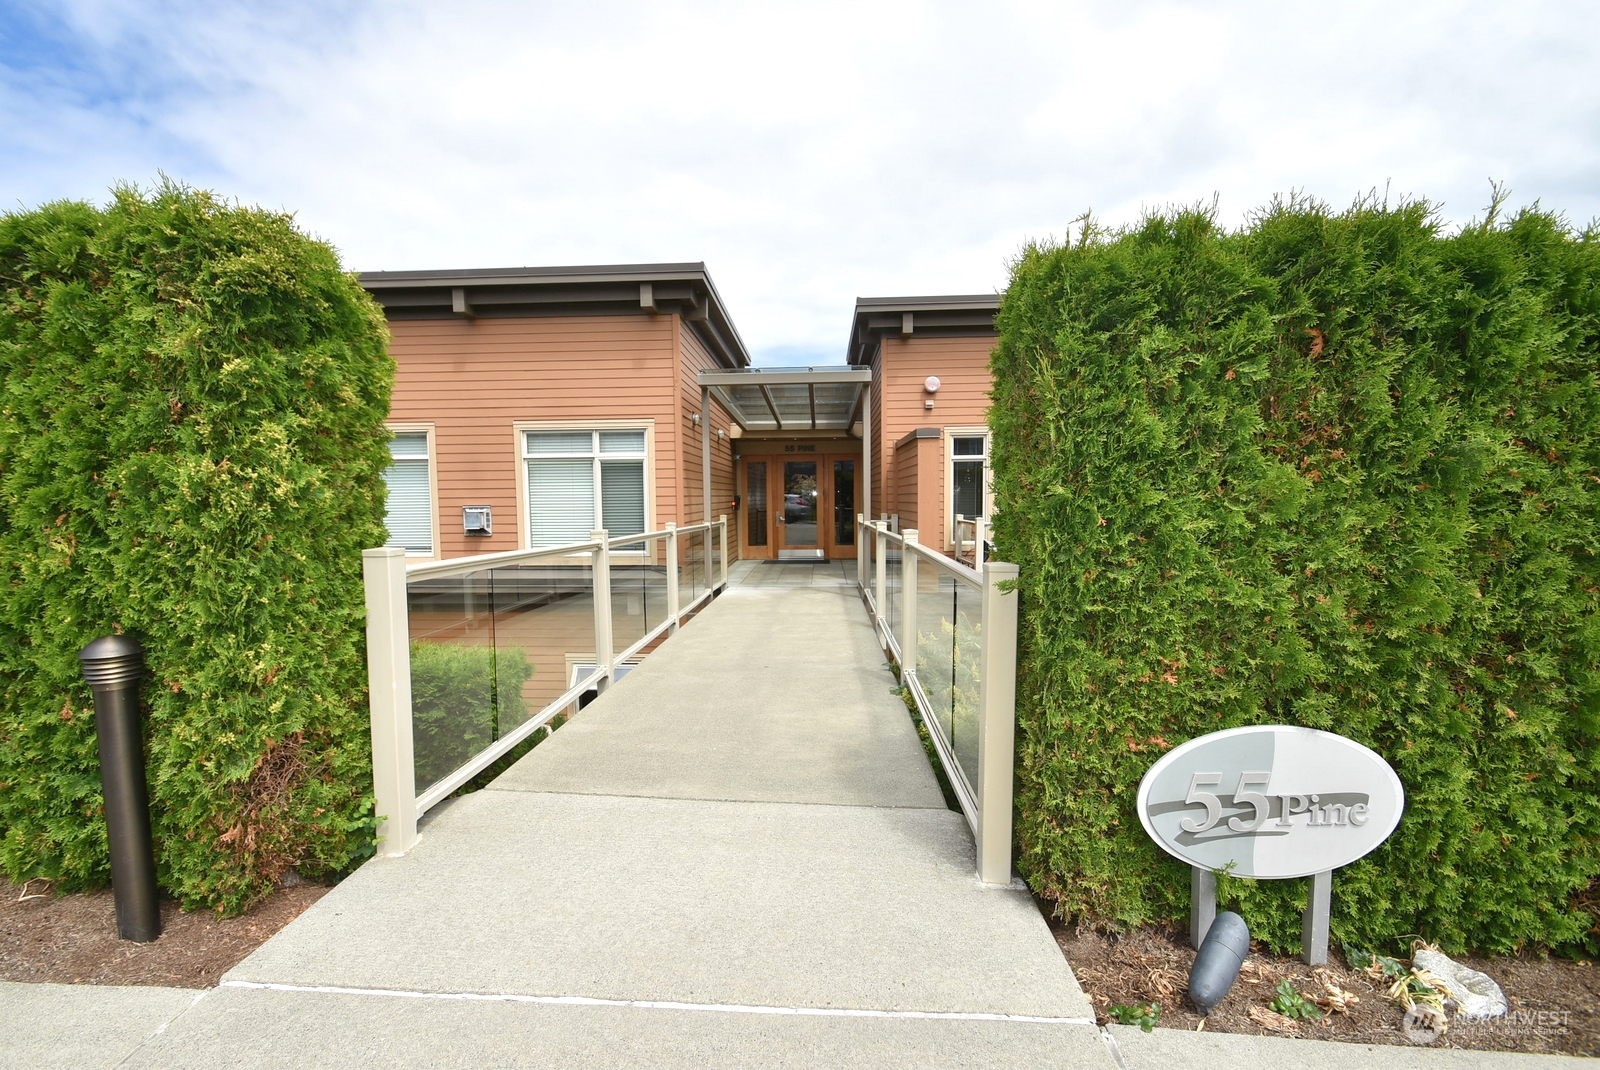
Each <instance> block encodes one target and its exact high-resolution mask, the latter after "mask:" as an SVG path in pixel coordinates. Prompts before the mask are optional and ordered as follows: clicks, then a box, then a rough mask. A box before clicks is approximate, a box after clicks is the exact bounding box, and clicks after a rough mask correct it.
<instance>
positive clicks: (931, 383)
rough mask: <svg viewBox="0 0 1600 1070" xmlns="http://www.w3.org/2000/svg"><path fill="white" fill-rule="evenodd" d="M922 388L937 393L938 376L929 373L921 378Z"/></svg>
mask: <svg viewBox="0 0 1600 1070" xmlns="http://www.w3.org/2000/svg"><path fill="white" fill-rule="evenodd" d="M922 389H924V390H926V391H927V392H928V393H930V394H937V393H938V392H939V377H938V376H937V375H930V376H928V377H927V378H926V379H924V380H922Z"/></svg>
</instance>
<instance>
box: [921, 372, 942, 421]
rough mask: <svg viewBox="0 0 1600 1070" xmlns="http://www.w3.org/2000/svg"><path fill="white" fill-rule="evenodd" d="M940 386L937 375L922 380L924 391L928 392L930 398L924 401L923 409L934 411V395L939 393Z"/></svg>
mask: <svg viewBox="0 0 1600 1070" xmlns="http://www.w3.org/2000/svg"><path fill="white" fill-rule="evenodd" d="M939 386H940V383H939V377H938V376H937V375H930V376H928V377H927V378H926V379H924V380H922V389H923V390H925V391H927V394H928V396H927V397H926V398H923V400H922V407H923V408H924V409H926V410H928V411H929V412H932V411H933V395H935V394H937V393H938V392H939Z"/></svg>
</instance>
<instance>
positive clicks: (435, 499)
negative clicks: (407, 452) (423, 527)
mask: <svg viewBox="0 0 1600 1070" xmlns="http://www.w3.org/2000/svg"><path fill="white" fill-rule="evenodd" d="M383 426H384V429H385V430H387V431H388V432H389V434H390V435H391V436H394V435H400V434H410V435H415V434H423V435H426V436H427V443H428V512H429V517H428V525H429V532H430V536H431V538H432V540H433V552H432V553H423V552H422V551H421V550H407V551H406V556H407V557H414V558H417V559H418V560H421V561H434V560H437V559H439V558H440V556H441V555H442V551H441V549H440V547H439V454H438V448H437V440H436V437H435V430H434V425H433V424H432V423H419V422H406V423H385V424H384V425H383ZM391 459H392V458H391ZM387 541H388V540H387V532H386V533H385V542H387Z"/></svg>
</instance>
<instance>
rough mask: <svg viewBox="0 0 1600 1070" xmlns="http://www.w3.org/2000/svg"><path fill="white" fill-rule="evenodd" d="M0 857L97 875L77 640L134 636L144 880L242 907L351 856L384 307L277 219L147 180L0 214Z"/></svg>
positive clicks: (102, 863)
mask: <svg viewBox="0 0 1600 1070" xmlns="http://www.w3.org/2000/svg"><path fill="white" fill-rule="evenodd" d="M0 294H3V297H0V299H3V302H4V304H3V307H0V383H3V389H4V394H3V397H0V569H3V570H4V572H3V577H4V578H3V581H0V681H3V684H0V686H3V692H0V865H3V867H4V869H5V871H6V872H7V873H8V874H9V875H10V876H11V877H12V878H13V879H19V880H20V879H24V878H29V877H45V878H50V879H52V880H56V881H58V882H60V885H61V886H62V887H65V888H71V887H80V886H86V885H94V884H99V883H103V882H104V881H105V880H106V879H107V876H108V859H107V854H106V840H105V827H104V822H103V820H102V816H101V814H102V810H101V807H102V802H101V798H100V785H99V769H98V764H97V760H96V753H95V735H94V718H93V705H92V701H91V698H90V695H89V692H88V689H87V688H86V687H85V686H84V685H83V683H82V678H81V675H80V671H79V666H78V661H77V653H78V651H79V649H80V648H82V646H83V645H84V644H85V643H87V642H88V641H89V640H90V639H93V638H94V637H96V636H98V635H102V634H106V633H108V632H127V633H129V634H132V635H134V636H136V637H137V638H138V639H139V640H140V641H141V642H142V643H143V644H144V647H145V656H146V662H147V664H148V667H149V669H150V678H149V680H148V682H147V683H146V685H145V687H144V698H145V704H146V707H147V714H148V716H147V719H146V722H145V740H146V750H147V768H148V773H149V780H150V790H151V797H152V798H151V811H152V820H153V824H154V833H155V843H156V852H157V869H158V876H159V879H160V881H161V883H162V885H163V887H165V888H166V889H167V890H168V891H170V892H172V893H174V894H176V895H177V896H178V897H179V898H180V899H181V900H182V901H183V902H184V904H185V905H186V906H191V907H193V906H198V905H201V904H204V905H208V906H212V907H216V908H218V909H221V910H224V911H237V910H240V909H242V908H244V907H245V906H247V905H248V904H249V903H250V902H251V901H253V900H254V899H255V898H257V897H259V896H261V895H263V894H264V893H265V892H267V891H268V890H270V889H271V887H272V885H273V883H274V882H275V881H276V880H277V879H278V878H280V877H281V876H282V875H283V874H284V873H285V871H286V870H288V869H289V868H290V867H296V868H298V869H299V870H300V871H301V872H302V873H305V874H308V875H317V874H328V873H332V872H337V871H342V870H344V869H347V868H348V867H350V866H351V865H353V864H354V863H356V862H357V861H359V860H360V859H362V858H363V857H365V856H366V855H367V854H369V853H370V851H371V845H372V830H373V815H372V804H371V780H370V744H369V737H368V728H367V715H366V709H365V701H366V700H365V696H366V674H365V665H364V655H363V649H364V648H363V619H364V608H363V602H362V586H361V550H362V548H363V547H366V546H378V545H381V544H382V543H383V541H384V526H383V518H384V485H383V471H384V468H385V467H386V465H387V464H388V463H389V454H388V448H387V442H388V434H387V432H386V431H385V429H384V419H385V417H386V415H387V412H388V402H389V391H390V387H391V384H392V382H393V365H392V363H391V361H390V359H389V357H388V356H387V353H386V344H387V333H386V329H385V326H384V322H383V317H382V314H381V313H380V312H379V310H378V309H377V308H376V307H375V306H374V304H373V303H372V302H371V301H370V300H369V299H368V297H367V295H366V294H365V293H364V292H363V291H362V289H361V288H360V286H359V285H358V284H357V283H356V282H355V281H354V279H353V278H351V277H349V276H347V275H345V274H344V273H343V272H342V271H341V270H340V268H339V264H338V261H337V258H336V256H335V254H334V252H333V250H332V249H330V248H329V247H327V246H326V245H323V244H321V243H319V242H316V241H313V240H311V239H309V238H307V237H305V236H304V235H302V234H300V233H299V232H297V231H296V230H295V228H294V226H293V223H292V220H291V219H290V218H289V217H288V216H285V215H280V214H277V213H271V212H265V211H261V210H257V209H249V208H241V207H236V206H230V205H226V204H223V203H221V202H219V201H218V200H216V199H215V198H213V197H212V196H211V195H209V194H207V193H203V192H195V191H191V190H187V189H184V188H182V187H179V186H176V185H173V184H171V183H163V184H162V185H161V186H160V187H158V188H157V189H155V190H152V191H150V192H149V193H142V192H140V191H139V190H137V189H134V188H131V187H125V188H119V189H117V190H116V191H115V195H114V199H113V201H112V202H111V203H110V204H109V205H107V206H106V207H105V208H103V209H100V208H96V207H92V206H90V205H87V204H82V203H71V202H63V203H57V204H52V205H49V206H47V207H44V208H40V209H38V210H36V211H30V212H24V213H16V214H8V215H6V216H4V217H3V218H0Z"/></svg>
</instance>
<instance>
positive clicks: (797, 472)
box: [774, 458, 828, 561]
mask: <svg viewBox="0 0 1600 1070" xmlns="http://www.w3.org/2000/svg"><path fill="white" fill-rule="evenodd" d="M823 475H824V473H823V465H822V462H821V461H819V460H817V459H816V458H811V459H809V460H804V461H789V460H785V461H784V462H783V467H782V482H783V490H782V494H783V508H782V509H780V510H778V514H777V516H776V517H775V518H774V519H775V520H776V521H777V527H778V559H779V560H780V561H817V560H821V559H822V557H823V556H825V555H824V554H823V550H822V524H821V520H822V514H823V512H824V511H826V506H827V504H828V502H827V499H825V498H824V497H823V496H822V479H823Z"/></svg>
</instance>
